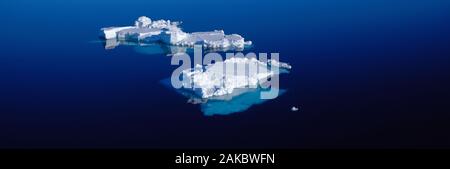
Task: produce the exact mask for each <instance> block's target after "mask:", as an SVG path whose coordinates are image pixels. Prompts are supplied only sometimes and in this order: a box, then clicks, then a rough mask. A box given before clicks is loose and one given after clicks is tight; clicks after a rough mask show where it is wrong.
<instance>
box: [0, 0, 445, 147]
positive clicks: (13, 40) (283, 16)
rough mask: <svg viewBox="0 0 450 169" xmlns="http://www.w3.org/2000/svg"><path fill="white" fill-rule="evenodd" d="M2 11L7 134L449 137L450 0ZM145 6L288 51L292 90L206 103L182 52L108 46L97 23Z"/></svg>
mask: <svg viewBox="0 0 450 169" xmlns="http://www.w3.org/2000/svg"><path fill="white" fill-rule="evenodd" d="M0 15H1V17H0V23H1V26H0V32H1V34H2V35H1V38H2V39H1V41H0V77H1V78H0V148H450V132H449V130H450V123H449V120H450V115H449V112H450V109H449V103H450V97H449V96H450V90H449V86H450V1H448V0H366V1H361V0H315V1H309V0H299V1H290V0H277V1H268V0H258V1H256V0H248V1H241V0H227V1H206V0H192V1H182V2H181V1H177V0H164V1H162V0H161V1H152V0H127V1H119V0H99V1H95V2H93V1H91V0H70V1H57V0H42V1H32V0H29V1H25V0H14V1H1V2H0ZM139 16H148V17H150V18H152V19H170V20H173V21H182V22H183V24H182V25H181V26H182V28H183V30H184V31H186V32H194V31H210V30H215V29H223V30H224V31H225V33H237V34H240V35H242V36H243V37H245V38H246V39H247V40H251V41H253V46H252V47H251V48H250V49H247V50H246V51H244V53H246V52H255V53H259V52H264V53H272V52H277V53H280V60H281V61H284V62H288V63H290V64H291V65H292V67H293V68H292V70H291V71H290V73H289V74H283V75H281V76H280V88H282V89H283V93H282V94H281V95H280V96H279V97H278V98H276V99H274V100H268V101H264V102H257V103H255V104H253V102H252V103H248V104H251V106H249V107H248V108H247V109H245V110H242V111H239V112H234V113H222V114H221V115H220V114H215V115H211V114H207V113H205V112H207V110H211V109H210V108H209V109H208V106H205V105H203V107H202V106H201V105H198V104H191V103H187V98H186V97H185V96H183V95H182V94H180V93H178V92H176V91H175V90H172V89H170V88H169V87H167V85H164V83H163V81H164V79H166V78H168V77H170V76H171V74H172V71H173V70H174V69H176V68H177V67H178V66H174V65H170V60H171V57H170V56H166V55H165V54H155V53H153V52H152V51H150V52H148V51H149V49H148V48H146V47H140V46H135V45H121V46H118V47H116V48H114V49H111V50H105V47H104V43H102V41H101V40H100V39H99V38H98V33H99V29H100V28H102V27H108V26H126V25H132V24H134V20H135V19H136V18H137V17H139ZM252 98H254V96H253V95H251V93H250V95H246V96H243V97H241V98H238V99H237V100H234V102H233V104H234V103H237V104H238V105H239V104H247V102H251V101H252ZM211 104H213V107H214V106H218V107H221V108H222V109H221V110H226V107H227V106H229V105H222V104H223V103H221V102H219V103H214V102H211ZM293 106H295V107H298V108H299V110H298V111H291V108H292V107H293ZM224 107H225V108H224ZM212 110H218V109H212Z"/></svg>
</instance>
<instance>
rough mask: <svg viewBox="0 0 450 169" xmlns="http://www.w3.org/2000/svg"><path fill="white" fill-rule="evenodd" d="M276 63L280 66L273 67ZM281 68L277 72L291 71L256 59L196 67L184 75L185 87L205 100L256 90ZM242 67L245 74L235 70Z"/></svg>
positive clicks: (284, 64) (236, 58)
mask: <svg viewBox="0 0 450 169" xmlns="http://www.w3.org/2000/svg"><path fill="white" fill-rule="evenodd" d="M275 62H276V63H277V65H274V64H273V63H275ZM270 63H272V66H270ZM278 65H283V67H277V69H278V68H282V69H290V68H291V66H290V65H288V64H287V63H281V62H278V61H275V60H269V61H268V62H262V61H259V60H257V59H256V58H246V57H244V58H240V57H233V58H229V59H226V60H225V61H223V62H216V63H214V64H210V65H207V66H201V65H196V66H195V68H192V69H187V70H184V71H183V72H182V76H183V79H184V80H183V87H184V88H187V89H191V90H192V91H194V93H196V94H197V95H199V96H200V97H202V98H211V97H220V96H225V95H229V94H234V93H235V92H236V90H237V89H243V88H256V87H257V85H258V84H261V83H262V82H264V81H266V80H267V78H269V77H271V76H273V75H277V74H279V73H282V72H281V71H273V70H272V68H273V67H274V66H278ZM239 68H243V69H244V71H235V70H236V69H239ZM228 70H231V71H228ZM241 70H242V69H241Z"/></svg>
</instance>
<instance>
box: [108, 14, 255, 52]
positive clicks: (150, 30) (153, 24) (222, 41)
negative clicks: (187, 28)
mask: <svg viewBox="0 0 450 169" xmlns="http://www.w3.org/2000/svg"><path fill="white" fill-rule="evenodd" d="M179 25H180V22H171V21H170V20H156V21H152V20H151V19H150V18H148V17H146V16H141V17H139V18H138V19H137V20H136V21H135V24H134V26H124V27H107V28H102V29H101V33H102V35H101V36H102V37H103V38H105V39H120V40H130V41H138V42H163V43H166V44H170V45H177V46H194V45H198V44H199V45H203V46H204V47H205V48H243V47H244V46H245V45H251V43H252V42H251V41H245V39H244V38H243V37H242V36H241V35H238V34H231V35H226V34H225V32H224V31H223V30H214V31H210V32H193V33H186V32H183V31H182V30H181V28H180V27H179Z"/></svg>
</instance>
